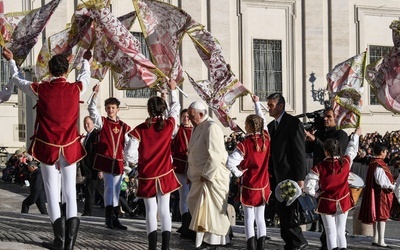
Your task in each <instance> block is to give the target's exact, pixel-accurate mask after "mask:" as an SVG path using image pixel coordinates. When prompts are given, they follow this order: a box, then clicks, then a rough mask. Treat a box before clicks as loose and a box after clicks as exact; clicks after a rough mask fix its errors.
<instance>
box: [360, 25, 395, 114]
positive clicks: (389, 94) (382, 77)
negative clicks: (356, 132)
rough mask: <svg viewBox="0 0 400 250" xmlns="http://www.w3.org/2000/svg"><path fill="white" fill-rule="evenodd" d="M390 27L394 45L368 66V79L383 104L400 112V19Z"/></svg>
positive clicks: (390, 109) (393, 110)
mask: <svg viewBox="0 0 400 250" xmlns="http://www.w3.org/2000/svg"><path fill="white" fill-rule="evenodd" d="M389 28H391V29H392V33H393V36H392V37H393V43H394V47H393V48H392V49H391V51H390V52H389V54H388V55H386V56H384V57H383V58H382V59H380V60H378V61H377V62H375V63H373V64H370V65H368V66H367V70H366V71H367V74H366V79H367V81H368V83H369V84H370V86H371V88H372V91H373V92H374V93H375V96H376V97H377V98H378V100H379V102H380V103H381V104H382V106H383V107H385V108H386V109H387V110H389V111H392V112H393V113H400V21H398V20H396V21H393V22H392V23H391V24H390V26H389Z"/></svg>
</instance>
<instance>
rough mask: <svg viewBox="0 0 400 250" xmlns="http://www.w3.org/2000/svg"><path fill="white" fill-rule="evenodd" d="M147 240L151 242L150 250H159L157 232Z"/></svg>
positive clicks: (150, 234) (151, 234)
mask: <svg viewBox="0 0 400 250" xmlns="http://www.w3.org/2000/svg"><path fill="white" fill-rule="evenodd" d="M147 238H148V240H149V250H157V231H153V232H151V233H149V235H148V236H147Z"/></svg>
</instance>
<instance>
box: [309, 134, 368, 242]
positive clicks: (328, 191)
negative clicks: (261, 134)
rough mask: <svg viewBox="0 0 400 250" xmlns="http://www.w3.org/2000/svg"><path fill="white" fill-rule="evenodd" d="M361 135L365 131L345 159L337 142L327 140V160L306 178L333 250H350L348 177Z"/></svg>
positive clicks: (352, 140)
mask: <svg viewBox="0 0 400 250" xmlns="http://www.w3.org/2000/svg"><path fill="white" fill-rule="evenodd" d="M360 134H361V128H357V129H356V130H355V132H354V134H353V135H352V136H351V138H350V141H349V143H348V145H347V149H346V152H345V155H344V156H342V152H341V149H340V145H339V143H338V141H337V140H335V139H328V140H326V141H325V143H324V152H325V156H326V158H325V159H324V160H323V161H322V162H320V163H319V164H317V165H316V166H314V167H312V168H311V171H310V173H309V174H308V175H307V176H306V180H305V184H304V192H306V193H308V194H310V195H312V196H315V197H319V202H318V207H317V212H318V213H320V214H321V218H322V221H323V223H324V227H325V231H326V240H327V243H328V249H329V250H332V249H333V250H343V249H346V248H347V241H346V220H347V215H348V211H349V210H350V209H351V208H352V207H353V206H354V204H353V203H354V202H353V200H352V197H351V193H350V189H349V185H348V177H349V173H350V168H351V165H352V163H353V159H354V158H355V157H356V155H357V151H358V142H359V136H360Z"/></svg>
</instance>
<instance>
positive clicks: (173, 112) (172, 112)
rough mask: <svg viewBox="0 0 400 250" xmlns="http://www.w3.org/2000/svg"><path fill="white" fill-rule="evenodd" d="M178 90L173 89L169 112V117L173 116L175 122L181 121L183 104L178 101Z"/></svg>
mask: <svg viewBox="0 0 400 250" xmlns="http://www.w3.org/2000/svg"><path fill="white" fill-rule="evenodd" d="M176 91H177V90H171V103H170V109H169V112H168V117H172V118H174V120H175V124H178V123H179V112H180V109H181V104H180V103H179V101H178V94H177V93H176Z"/></svg>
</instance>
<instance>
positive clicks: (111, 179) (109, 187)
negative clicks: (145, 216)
mask: <svg viewBox="0 0 400 250" xmlns="http://www.w3.org/2000/svg"><path fill="white" fill-rule="evenodd" d="M103 178H104V206H113V207H116V206H118V205H119V193H120V192H121V181H122V175H113V174H110V173H104V172H103Z"/></svg>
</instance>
